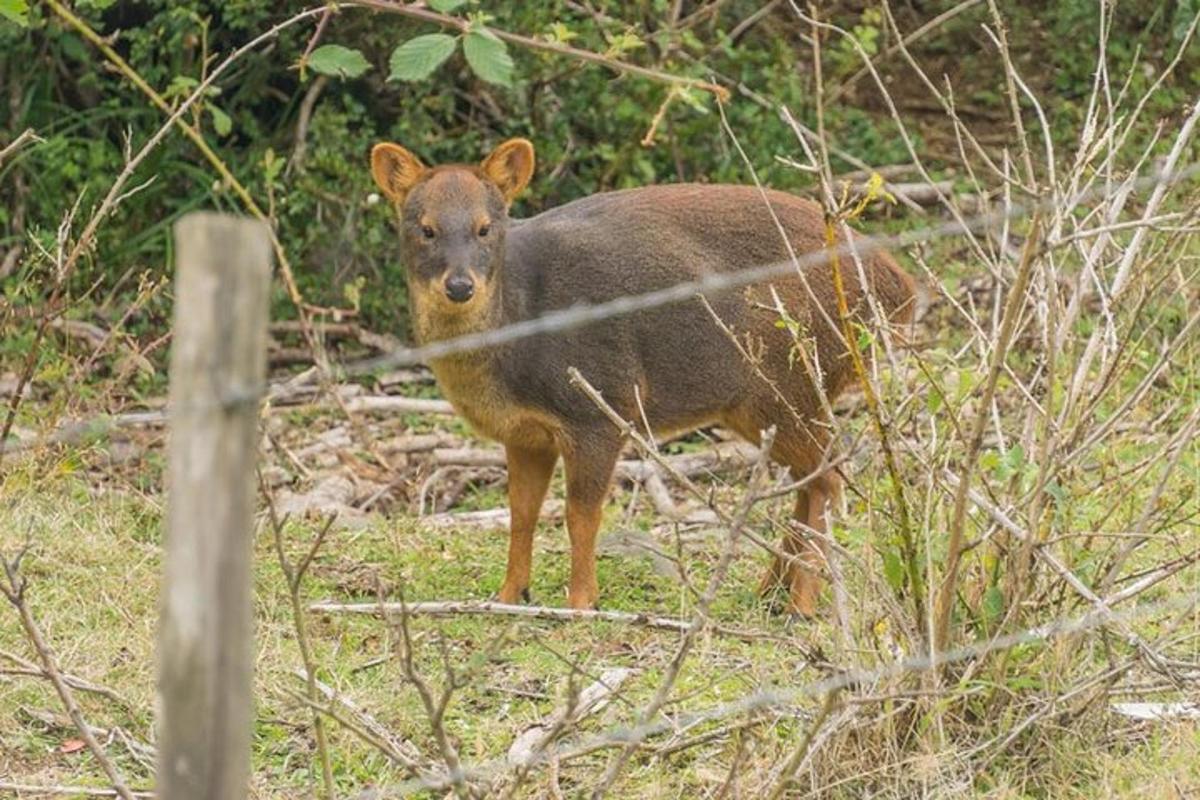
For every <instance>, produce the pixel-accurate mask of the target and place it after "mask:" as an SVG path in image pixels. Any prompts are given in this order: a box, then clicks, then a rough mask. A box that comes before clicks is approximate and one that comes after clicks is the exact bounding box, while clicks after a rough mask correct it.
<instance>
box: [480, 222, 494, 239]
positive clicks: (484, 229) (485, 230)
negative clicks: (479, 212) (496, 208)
mask: <svg viewBox="0 0 1200 800" xmlns="http://www.w3.org/2000/svg"><path fill="white" fill-rule="evenodd" d="M491 230H492V226H491V225H480V226H479V236H480V238H483V237H484V236H487V235H488V234H489V233H491Z"/></svg>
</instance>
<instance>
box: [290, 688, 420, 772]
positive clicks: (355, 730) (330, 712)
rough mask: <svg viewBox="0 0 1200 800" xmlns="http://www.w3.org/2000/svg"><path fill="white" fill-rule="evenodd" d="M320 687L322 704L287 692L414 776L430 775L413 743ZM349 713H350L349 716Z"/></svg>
mask: <svg viewBox="0 0 1200 800" xmlns="http://www.w3.org/2000/svg"><path fill="white" fill-rule="evenodd" d="M293 674H294V675H295V676H296V677H297V678H299V679H300V680H302V681H307V680H308V678H307V673H306V672H304V670H296V671H295V672H294V673H293ZM317 689H318V690H319V691H320V692H321V694H322V695H324V696H325V699H326V701H327V702H326V703H318V702H316V701H313V700H311V699H309V698H308V697H307V696H306V695H303V694H300V693H299V692H295V691H292V690H291V689H284V692H286V693H287V695H288V696H289V697H291V698H292V699H293V700H296V701H298V702H300V703H303V704H304V705H306V706H308V708H310V709H311V710H312V711H314V712H320V713H322V714H324V715H325V716H327V717H329V718H330V719H332V720H333V721H334V722H336V723H338V724H339V725H341V726H342V727H344V728H345V729H346V730H348V731H350V732H351V733H352V734H354V735H355V736H357V737H358V738H359V739H360V740H361V741H363V742H364V743H365V744H367V745H368V746H370V747H374V748H375V749H376V750H378V751H379V752H380V753H383V755H384V756H386V757H387V758H388V759H389V760H390V761H394V762H395V763H397V764H399V765H400V766H402V767H404V768H405V769H406V770H408V772H409V774H411V775H413V776H414V777H418V778H419V777H421V776H423V775H427V772H426V770H424V769H423V768H422V766H421V763H420V760H421V757H420V754H419V753H417V752H415V750H416V748H414V747H413V746H412V744H411V743H410V742H408V741H405V740H403V739H398V738H397V737H396V736H395V734H393V733H392V732H391V731H389V730H388V729H387V728H385V727H383V725H381V724H380V723H379V721H378V720H376V719H375V718H374V717H372V716H371V715H370V714H368V713H367V712H365V711H363V710H362V709H361V708H359V707H358V706H357V705H355V704H354V703H351V702H350V701H349V700H347V699H346V698H345V697H342V696H341V695H339V694H338V693H337V692H335V691H334V690H333V688H332V687H330V686H327V685H325V684H324V683H321V682H320V681H317ZM339 709H340V710H339ZM343 711H344V712H345V713H343ZM347 714H349V715H350V716H346V715H347Z"/></svg>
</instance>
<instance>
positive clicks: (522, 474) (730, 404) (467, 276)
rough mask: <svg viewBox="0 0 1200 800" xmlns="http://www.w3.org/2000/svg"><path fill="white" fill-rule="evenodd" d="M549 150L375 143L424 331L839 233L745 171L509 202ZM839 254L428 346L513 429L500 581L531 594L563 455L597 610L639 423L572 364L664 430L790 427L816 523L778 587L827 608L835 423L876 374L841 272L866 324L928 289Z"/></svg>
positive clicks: (793, 607)
mask: <svg viewBox="0 0 1200 800" xmlns="http://www.w3.org/2000/svg"><path fill="white" fill-rule="evenodd" d="M534 166H535V155H534V148H533V145H532V144H531V143H530V142H529V141H528V140H527V139H523V138H516V139H510V140H508V141H505V142H503V143H502V144H500V145H499V146H497V147H496V148H495V149H494V150H493V151H492V152H491V153H490V154H488V155H487V157H486V158H484V159H483V160H482V161H481V162H480V163H478V164H457V163H455V164H443V165H437V166H432V167H428V166H426V165H425V164H424V163H422V161H421V160H420V159H419V158H418V157H417V156H416V155H414V154H413V153H412V152H410V151H409V150H407V149H405V148H404V147H403V146H401V145H399V144H395V143H390V142H383V143H379V144H376V145H375V146H374V147H373V148H372V151H371V157H370V168H371V174H372V176H373V178H374V180H375V183H376V184H377V185H378V187H379V189H380V191H381V192H382V193H383V195H384V196H385V197H386V198H387V200H388V201H389V202H390V204H391V206H392V208H393V209H394V212H395V220H396V223H397V227H398V232H399V238H400V242H399V249H400V252H401V256H402V259H403V262H404V269H405V275H406V282H407V288H408V303H409V312H410V313H409V317H410V320H411V324H412V327H413V334H414V337H415V340H416V341H417V343H418V344H428V343H432V342H438V341H442V340H446V339H450V338H454V337H458V336H463V335H466V334H473V333H479V332H484V331H492V330H497V329H500V328H503V327H504V326H507V325H511V324H513V323H517V322H521V321H524V320H531V319H535V318H538V317H540V316H543V315H545V314H547V313H549V312H553V311H557V310H561V309H566V308H569V307H571V306H575V305H577V304H596V303H602V302H605V301H608V300H611V299H613V298H616V297H620V296H626V295H638V294H643V293H646V292H652V291H654V290H657V289H662V288H664V287H668V286H672V285H674V284H678V283H681V282H684V281H693V280H696V279H698V278H700V277H702V276H705V275H710V274H714V273H732V272H736V271H738V270H743V269H746V268H748V267H752V266H755V265H762V264H768V263H774V262H781V261H784V260H788V259H793V260H794V258H795V255H796V254H807V253H813V252H816V251H820V250H822V249H823V248H826V247H827V246H828V243H827V242H826V221H825V215H824V212H823V210H822V208H821V206H819V205H818V204H817V203H815V202H813V201H810V200H807V199H803V198H800V197H797V196H794V195H792V194H788V193H785V192H781V191H775V190H771V189H760V188H759V187H755V186H741V185H733V184H703V183H679V184H661V185H650V186H645V187H640V188H634V189H625V190H619V191H609V192H601V193H598V194H593V195H590V196H587V197H583V198H581V199H578V200H575V201H573V202H569V203H567V204H565V205H561V206H558V207H555V208H551V209H549V210H546V211H543V212H542V213H540V214H537V215H536V216H533V217H529V218H525V219H516V218H512V217H510V216H509V209H510V207H511V204H512V202H513V200H514V199H515V198H516V197H517V196H518V195H519V194H520V193H521V192H522V191H523V190H524V189H525V188H526V186H527V185H528V184H529V182H530V179H531V178H532V177H533V174H534ZM851 235H852V236H855V237H858V234H851ZM840 237H841V235H840V234H839V235H838V239H837V241H843V240H842V239H841V238H840ZM867 249H868V248H864V250H867ZM833 264H834V265H836V266H831V265H830V264H829V263H823V264H814V265H812V266H808V267H804V268H801V269H799V271H796V272H793V273H791V274H789V275H786V276H785V277H782V278H779V279H772V280H770V281H767V282H764V283H762V284H755V285H751V286H748V287H746V288H744V289H742V290H739V291H729V292H722V293H714V294H713V295H712V296H707V295H706V296H703V297H697V298H695V299H691V300H686V301H682V302H677V303H674V304H671V305H664V306H661V307H658V308H652V309H647V310H642V311H637V312H635V313H631V314H628V315H625V316H620V317H615V318H612V319H608V320H606V321H603V322H600V323H596V324H592V325H589V326H586V327H580V328H575V329H572V330H567V331H564V332H560V333H557V334H550V333H540V334H536V335H533V336H531V337H529V338H526V339H522V340H519V341H510V342H508V343H504V344H497V345H494V346H488V347H480V348H477V349H473V350H470V351H466V352H453V353H451V354H449V355H444V356H441V357H437V358H432V359H430V361H429V366H430V368H431V369H432V371H433V374H434V377H435V379H436V381H437V383H438V386H439V387H440V389H441V391H442V393H443V394H444V395H445V397H446V398H447V399H448V400H449V401H450V403H451V404H452V405H453V407H454V409H455V410H456V411H457V412H458V414H460V415H461V416H462V417H463V418H465V419H466V421H467V422H468V423H469V424H470V425H471V426H472V427H473V428H474V429H475V431H476V432H478V433H479V434H481V435H482V436H484V437H487V438H489V439H492V440H495V441H497V442H499V443H500V444H502V445H503V447H504V451H505V461H506V465H507V471H508V501H509V506H510V512H511V521H510V530H509V542H508V562H507V566H506V570H505V575H504V579H503V582H502V584H501V586H500V589H499V593H498V594H497V595H496V596H495V597H496V599H497V600H499V601H500V602H502V603H510V604H512V603H519V602H521V601H524V602H530V595H529V584H530V573H531V565H532V551H533V538H534V533H535V529H536V527H537V523H538V517H539V514H540V511H541V507H542V504H543V502H544V500H545V497H546V494H547V490H548V487H549V485H550V482H551V478H552V476H553V473H554V471H555V468H556V466H557V463H558V461H559V459H560V458H561V460H562V462H563V466H564V472H565V486H566V528H567V533H568V537H569V539H570V558H571V562H570V579H569V585H568V587H567V604H568V605H569V606H570V607H571V608H575V609H591V608H596V607H598V606H597V603H598V600H599V596H600V589H599V585H598V582H597V578H596V543H597V535H598V532H599V529H600V526H601V517H602V512H603V508H604V504H605V500H606V497H607V495H608V492H609V488H610V483H611V482H612V478H613V473H614V470H615V467H616V465H617V462H618V459H619V457H620V456H621V453H622V450H623V448H624V446H625V434H624V433H623V431H622V430H621V429H620V428H619V427H618V426H617V425H615V424H614V423H613V421H612V420H611V419H610V418H609V417H606V416H605V414H604V413H603V410H602V409H600V408H599V407H598V406H597V404H596V403H594V402H589V401H588V399H587V398H586V397H584V396H583V395H582V393H581V392H580V391H579V390H578V389H577V388H575V387H572V386H571V385H570V384H569V382H568V376H567V373H568V369H569V368H571V367H575V368H576V369H578V370H579V372H580V374H582V375H583V377H584V378H585V379H586V380H587V381H588V382H589V383H590V384H591V385H592V386H593V387H595V389H597V390H598V391H599V393H600V394H601V395H602V397H603V398H605V400H606V401H607V403H608V404H609V405H610V407H611V408H612V409H613V410H615V411H616V412H617V413H619V414H620V415H621V416H622V417H623V418H624V419H625V420H634V421H639V422H638V424H639V427H640V426H643V425H644V426H645V427H647V428H649V432H650V433H652V434H653V435H655V436H660V437H661V436H671V435H676V434H681V433H685V432H688V431H693V430H696V429H700V428H703V427H706V426H711V425H720V426H723V427H724V428H727V429H729V430H730V431H732V432H733V433H734V434H736V435H737V436H739V437H741V438H743V439H745V440H746V441H748V442H749V443H750V444H752V445H755V446H756V447H757V446H758V445H759V444H760V443H761V442H762V438H763V434H764V431H766V430H768V429H769V428H772V427H773V428H774V431H775V432H774V437H773V440H772V443H771V446H770V452H769V453H768V454H767V455H768V457H769V458H770V459H771V460H772V461H774V462H776V463H777V464H779V465H781V466H782V467H784V468H786V469H787V470H788V471H789V472H790V475H791V476H792V478H793V479H795V481H796V482H797V483H798V484H801V487H800V488H799V489H797V491H796V498H795V506H794V510H793V517H794V520H795V522H796V523H798V524H796V525H789V526H787V531H786V532H785V534H784V536H783V541H782V542H781V543H780V545H779V546H778V547H776V548H774V554H773V561H772V563H771V564H770V566H769V567H768V568H767V570H766V573H765V574H764V576H763V579H762V581H761V583H760V587H759V589H760V591H761V592H762V593H763V594H764V595H774V593H775V592H776V591H777V590H779V589H783V590H785V591H786V593H787V594H786V597H787V601H786V608H787V611H788V612H790V613H791V614H792V615H797V616H799V617H803V618H811V617H812V616H813V615H814V614H815V613H816V607H817V604H818V600H819V595H820V593H821V591H822V588H823V585H824V575H825V574H826V573H827V572H828V570H827V562H826V560H825V559H826V552H827V537H828V535H829V525H828V517H829V514H830V509H831V508H833V507H835V503H836V501H837V499H838V498H839V497H840V492H841V489H842V478H841V476H840V475H839V473H838V470H837V469H835V468H832V467H831V466H830V463H831V458H830V454H831V453H832V452H834V450H835V445H836V441H835V440H834V436H833V431H832V428H831V425H830V422H831V420H830V419H829V418H828V414H829V409H830V408H831V406H830V404H831V403H832V401H833V400H834V399H835V398H837V396H838V395H839V394H840V393H842V392H843V391H844V390H845V389H846V388H847V387H848V386H850V385H851V384H852V383H854V382H855V381H856V380H857V376H856V372H855V370H854V368H853V364H852V359H851V357H850V352H849V350H848V345H847V342H846V337H845V336H844V335H843V333H844V328H843V327H842V325H841V324H840V322H841V321H840V319H839V312H838V304H837V290H836V288H835V283H834V277H835V276H834V273H833V269H835V268H836V269H838V270H839V272H840V278H841V283H842V286H843V289H842V294H843V297H844V298H845V299H846V302H847V304H848V309H849V318H850V319H851V320H852V322H853V324H854V325H855V326H856V328H857V329H861V328H865V329H867V330H870V331H876V330H877V329H878V328H879V326H880V325H888V326H892V325H897V326H898V325H906V324H908V323H910V322H911V321H912V317H913V306H914V296H915V295H914V292H915V287H914V282H913V280H912V278H911V277H910V276H909V275H908V274H907V273H906V272H905V271H904V270H903V269H902V268H901V267H900V266H899V265H898V264H897V262H896V261H895V260H894V259H893V258H892V257H891V256H890V255H888V254H887V253H886V252H883V251H882V250H875V249H871V252H869V253H864V254H862V255H861V256H858V255H856V256H855V258H854V259H851V258H849V257H843V258H842V259H840V260H839V261H835V262H833ZM864 283H865V284H866V285H864ZM870 298H873V300H870ZM869 302H873V303H875V304H876V306H875V310H874V313H872V310H871V309H870V308H869ZM781 315H786V316H787V318H788V320H789V322H788V324H780V320H781ZM855 346H857V345H855Z"/></svg>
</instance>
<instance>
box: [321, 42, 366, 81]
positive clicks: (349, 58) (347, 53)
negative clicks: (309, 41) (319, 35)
mask: <svg viewBox="0 0 1200 800" xmlns="http://www.w3.org/2000/svg"><path fill="white" fill-rule="evenodd" d="M308 66H310V67H312V69H313V71H314V72H319V73H321V74H322V75H329V76H331V77H334V78H343V79H345V78H357V77H358V76H359V75H362V74H363V73H364V72H366V71H367V70H369V69H370V68H371V65H370V63H369V62H368V61H367V59H366V58H364V57H363V54H362V53H360V52H358V51H357V50H351V49H350V48H349V47H342V46H341V45H340V44H326V45H322V46H320V47H318V48H317V49H316V50H313V51H312V54H311V55H310V56H309V57H308Z"/></svg>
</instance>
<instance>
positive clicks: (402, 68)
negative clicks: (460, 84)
mask: <svg viewBox="0 0 1200 800" xmlns="http://www.w3.org/2000/svg"><path fill="white" fill-rule="evenodd" d="M456 44H457V42H456V40H455V38H454V37H453V36H447V35H446V34H444V33H429V34H426V35H424V36H418V37H417V38H415V39H409V40H408V41H407V42H405V43H404V44H402V45H400V46H399V47H397V48H396V49H395V50H393V51H392V57H391V60H390V61H389V62H388V64H389V66H390V68H391V74H389V75H388V80H389V81H419V80H421V79H423V78H427V77H429V75H430V73H432V72H433V71H434V70H435V69H437V68H438V67H440V66H441V65H442V62H444V61H445V60H446V59H447V58H449V57H450V56H451V55H452V54H453V53H454V48H455V46H456Z"/></svg>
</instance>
